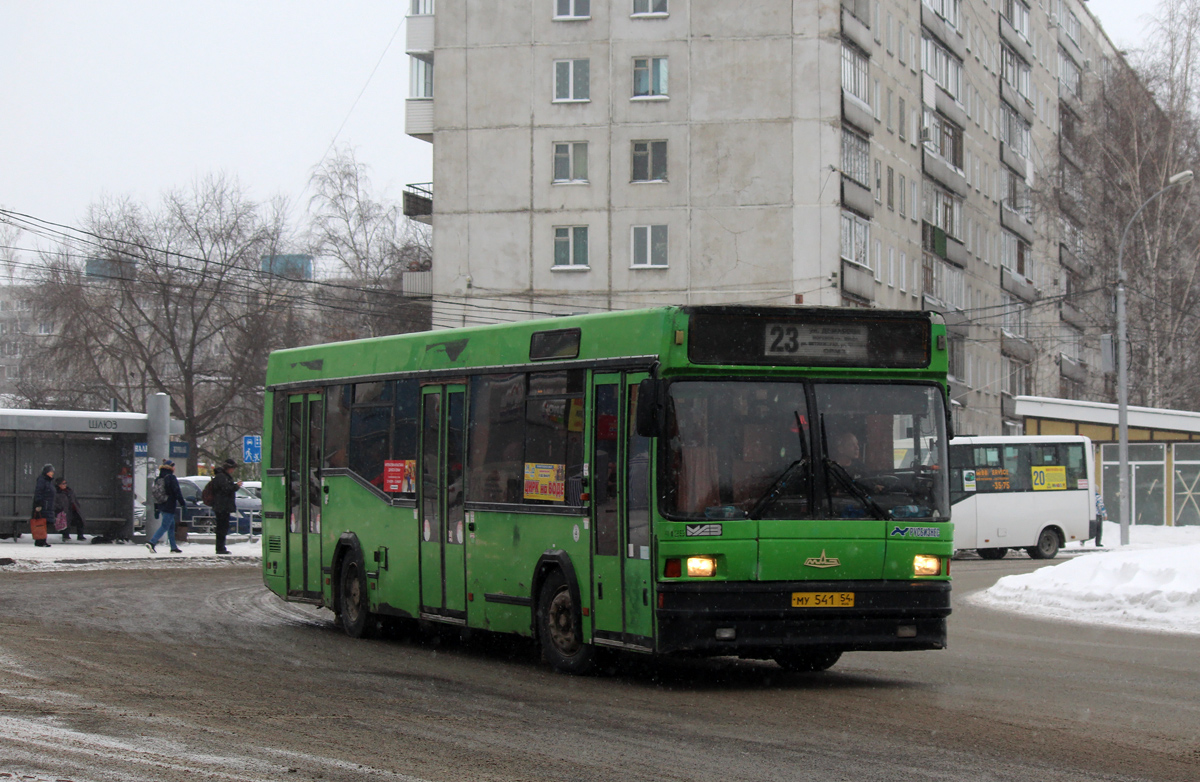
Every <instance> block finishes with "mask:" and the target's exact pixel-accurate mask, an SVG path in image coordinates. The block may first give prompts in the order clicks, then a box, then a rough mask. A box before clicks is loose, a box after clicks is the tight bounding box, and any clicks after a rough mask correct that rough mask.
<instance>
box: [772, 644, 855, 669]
mask: <svg viewBox="0 0 1200 782" xmlns="http://www.w3.org/2000/svg"><path fill="white" fill-rule="evenodd" d="M841 657H842V650H841V649H796V650H793V651H788V652H780V653H779V654H777V655H775V662H776V663H778V664H779V667H780V668H782V669H784V670H785V671H791V672H792V673H818V672H820V671H827V670H829V669H830V668H832V667H833V664H834V663H836V662H837V661H838V660H839V659H841Z"/></svg>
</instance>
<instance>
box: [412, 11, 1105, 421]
mask: <svg viewBox="0 0 1200 782" xmlns="http://www.w3.org/2000/svg"><path fill="white" fill-rule="evenodd" d="M411 11H412V15H411V16H410V17H409V19H408V45H407V48H408V52H409V54H410V56H411V58H412V68H411V71H412V84H411V93H410V98H409V102H408V113H407V117H406V126H407V127H406V131H407V132H408V133H409V134H410V135H412V136H414V137H416V138H420V139H425V140H427V141H430V142H431V143H432V144H433V161H434V162H433V179H434V182H433V183H432V184H428V183H426V184H423V185H420V186H416V187H415V188H414V189H413V190H412V192H411V193H410V194H408V195H409V196H410V197H409V198H407V199H406V201H407V202H408V203H409V206H410V209H409V213H410V214H412V215H414V216H416V217H418V219H423V220H428V221H430V222H431V223H432V225H433V245H434V264H433V269H434V272H433V274H434V277H433V294H434V307H435V313H436V316H437V317H436V321H437V322H438V323H440V324H453V325H468V324H474V323H489V322H496V321H501V320H514V319H520V318H529V317H541V316H547V315H554V314H560V313H574V312H589V311H597V310H604V309H628V308H634V307H642V306H651V305H659V304H666V303H673V304H712V303H748V304H765V305H786V304H805V305H825V306H854V307H884V308H901V309H922V308H923V309H932V310H937V311H940V312H942V313H943V315H944V317H945V319H946V321H947V323H948V324H949V325H950V327H951V333H952V338H951V353H952V375H953V378H954V379H953V392H952V396H953V401H954V405H955V416H956V418H957V424H958V427H959V431H963V432H977V433H1001V432H1019V431H1020V423H1019V421H1018V419H1016V418H1015V416H1013V415H1012V414H1011V413H1012V410H1011V398H1012V397H1013V396H1015V395H1019V394H1033V393H1038V394H1045V395H1051V396H1059V395H1062V396H1079V395H1080V394H1082V393H1083V389H1084V387H1085V385H1086V383H1087V381H1088V378H1089V373H1095V372H1096V369H1095V365H1096V364H1097V363H1098V357H1097V355H1096V350H1097V346H1096V343H1097V339H1096V335H1095V334H1089V333H1087V329H1086V325H1087V324H1086V323H1085V321H1084V319H1083V318H1082V316H1081V315H1080V313H1079V311H1078V310H1077V309H1075V308H1074V307H1072V306H1071V304H1070V299H1069V298H1067V299H1065V300H1064V299H1063V295H1064V294H1066V293H1069V292H1070V291H1071V290H1083V289H1085V288H1086V287H1087V286H1089V285H1092V286H1093V287H1094V282H1095V281H1094V280H1092V281H1090V282H1089V279H1088V278H1089V277H1090V275H1091V268H1090V264H1089V262H1088V260H1087V254H1086V252H1084V250H1083V248H1084V247H1085V242H1084V241H1083V235H1082V229H1081V228H1080V225H1081V223H1082V221H1081V220H1080V219H1079V216H1078V215H1073V214H1072V210H1071V204H1072V203H1073V201H1072V199H1071V197H1070V195H1071V193H1072V192H1073V190H1074V189H1077V188H1078V187H1081V186H1082V184H1081V183H1082V175H1081V173H1080V171H1079V167H1078V161H1073V160H1072V154H1071V146H1070V143H1069V142H1070V137H1071V134H1073V133H1077V132H1078V129H1079V128H1081V127H1082V126H1083V124H1084V123H1086V121H1087V117H1086V110H1085V107H1086V106H1087V102H1088V97H1089V96H1088V94H1087V91H1088V90H1089V89H1095V86H1094V85H1095V74H1096V73H1097V72H1098V71H1099V67H1100V63H1102V62H1104V61H1106V60H1108V59H1110V58H1113V57H1115V56H1117V54H1116V52H1115V49H1114V48H1113V46H1112V44H1111V42H1109V41H1108V39H1107V38H1106V37H1105V36H1104V33H1103V31H1102V30H1101V29H1100V28H1099V25H1098V23H1097V22H1096V20H1095V19H1094V17H1092V16H1091V14H1090V13H1089V12H1088V11H1087V9H1086V7H1085V6H1084V5H1083V4H1082V3H1081V2H1079V0H1032V2H1031V3H1025V2H1023V1H1022V0H841V1H840V2H839V0H755V2H754V3H732V2H728V0H611V1H610V2H600V1H599V0H512V1H511V2H505V3H481V2H468V1H467V0H437V2H436V7H435V4H434V0H412V7H411ZM1064 135H1065V137H1066V139H1065V140H1064ZM1072 167H1074V170H1072ZM1060 193H1063V194H1065V195H1064V197H1059V194H1060Z"/></svg>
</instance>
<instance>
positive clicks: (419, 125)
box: [404, 98, 433, 143]
mask: <svg viewBox="0 0 1200 782" xmlns="http://www.w3.org/2000/svg"><path fill="white" fill-rule="evenodd" d="M404 132H405V133H407V134H408V135H410V136H412V137H413V138H419V139H421V140H422V141H428V142H430V143H432V142H433V98H408V99H407V100H406V101H405V102H404Z"/></svg>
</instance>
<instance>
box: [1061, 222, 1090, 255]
mask: <svg viewBox="0 0 1200 782" xmlns="http://www.w3.org/2000/svg"><path fill="white" fill-rule="evenodd" d="M1058 229H1059V241H1060V242H1062V244H1063V246H1064V247H1066V248H1067V249H1068V250H1070V251H1071V252H1072V253H1074V254H1075V257H1077V258H1080V259H1083V258H1085V257H1086V255H1087V248H1086V245H1085V244H1084V237H1083V229H1082V228H1080V227H1079V226H1078V225H1076V224H1075V223H1074V221H1072V220H1071V219H1070V218H1068V217H1067V216H1066V215H1059V217H1058Z"/></svg>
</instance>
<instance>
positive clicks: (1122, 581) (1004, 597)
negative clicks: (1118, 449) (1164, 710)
mask: <svg viewBox="0 0 1200 782" xmlns="http://www.w3.org/2000/svg"><path fill="white" fill-rule="evenodd" d="M1120 539H1121V528H1120V525H1118V524H1116V523H1114V522H1107V523H1106V524H1105V525H1104V542H1105V548H1104V549H1102V550H1101V551H1099V552H1097V553H1079V554H1076V555H1075V556H1070V555H1071V554H1072V552H1076V551H1080V549H1082V550H1083V551H1085V552H1086V551H1089V550H1090V551H1095V549H1094V548H1093V547H1092V545H1091V544H1090V543H1086V544H1083V545H1082V546H1081V545H1080V544H1071V545H1069V546H1068V547H1067V548H1066V549H1064V552H1063V555H1060V556H1063V559H1062V561H1060V562H1058V563H1057V564H1054V565H1051V566H1049V567H1044V568H1041V569H1039V570H1036V571H1034V572H1032V573H1024V574H1022V575H1016V576H1005V577H1004V578H1002V579H1000V580H999V581H997V582H996V584H995V585H994V586H993V587H991V588H990V589H987V590H984V591H982V592H977V593H975V594H973V595H971V596H969V597H968V598H967V599H968V600H969V601H972V602H975V603H977V604H979V605H985V606H988V607H991V608H1002V609H1006V610H1010V611H1019V612H1021V613H1025V614H1031V615H1036V616H1042V617H1047V618H1054V619H1062V620H1066V621H1071V622H1083V623H1088V624H1104V625H1117V626H1121V627H1127V628H1132V629H1138V630H1158V631H1164V632H1174V633H1195V634H1200V527H1130V529H1129V545H1128V546H1121V545H1119V542H1120ZM1064 555H1066V556H1064ZM1068 557H1069V558H1068Z"/></svg>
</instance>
